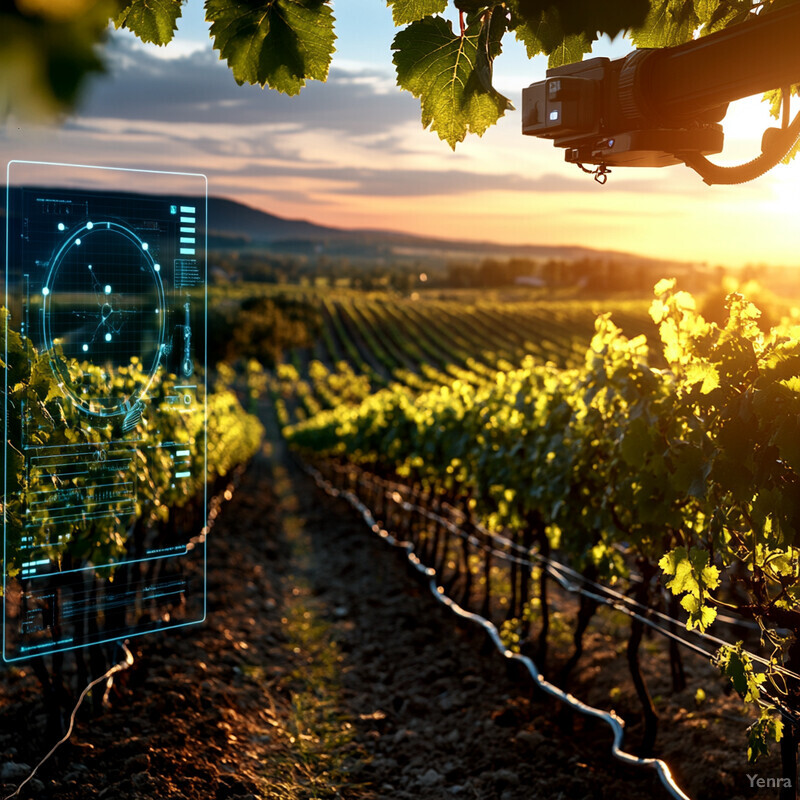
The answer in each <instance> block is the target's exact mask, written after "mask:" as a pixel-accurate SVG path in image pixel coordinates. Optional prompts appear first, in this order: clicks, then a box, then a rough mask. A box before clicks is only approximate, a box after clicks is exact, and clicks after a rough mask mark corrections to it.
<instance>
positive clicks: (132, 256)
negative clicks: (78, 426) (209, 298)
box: [41, 220, 166, 417]
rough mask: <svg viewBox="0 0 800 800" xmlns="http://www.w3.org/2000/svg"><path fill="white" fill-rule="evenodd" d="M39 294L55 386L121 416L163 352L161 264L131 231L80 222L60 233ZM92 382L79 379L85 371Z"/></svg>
mask: <svg viewBox="0 0 800 800" xmlns="http://www.w3.org/2000/svg"><path fill="white" fill-rule="evenodd" d="M65 237H66V238H65V239H64V241H63V242H62V243H61V244H60V246H59V247H58V248H57V250H56V251H55V252H54V254H53V256H52V258H51V260H50V268H49V272H48V274H47V278H46V280H45V282H44V284H43V286H42V288H41V292H42V295H43V297H42V306H41V308H42V339H43V342H44V344H45V347H46V350H47V352H48V353H49V356H50V363H51V365H52V367H53V371H54V372H55V374H56V377H57V378H58V380H59V385H60V386H61V388H62V390H63V391H64V393H65V395H66V396H68V397H69V398H70V399H71V400H72V401H73V402H74V403H75V405H77V406H78V407H79V408H81V409H82V410H83V411H85V412H86V413H89V414H94V415H97V416H101V417H110V416H115V415H117V414H127V413H129V412H130V410H131V408H132V407H133V406H134V405H135V404H136V402H137V401H138V400H139V398H140V397H141V396H142V395H143V394H144V393H145V392H146V391H147V389H148V387H149V386H150V384H151V383H152V381H153V379H154V378H155V376H156V373H157V371H158V368H159V365H160V363H161V359H162V355H163V352H164V342H165V330H166V304H165V300H164V287H163V283H162V280H161V276H160V274H159V273H160V270H161V266H160V264H158V263H157V262H156V260H155V259H154V257H153V255H152V253H151V252H150V247H149V244H148V243H147V242H146V241H144V240H143V239H142V238H141V237H140V236H139V235H137V234H136V233H134V232H133V231H132V230H131V229H130V228H128V227H126V226H125V225H123V224H120V223H118V222H112V221H107V220H99V221H87V222H85V223H83V224H82V225H80V226H78V227H76V228H72V229H71V230H70V231H69V232H65ZM93 367H94V368H98V369H100V370H101V373H102V378H103V380H102V382H101V386H102V389H101V390H100V391H99V392H98V388H97V385H98V382H97V381H96V380H95V381H89V380H84V375H85V374H87V373H88V370H90V369H91V368H93Z"/></svg>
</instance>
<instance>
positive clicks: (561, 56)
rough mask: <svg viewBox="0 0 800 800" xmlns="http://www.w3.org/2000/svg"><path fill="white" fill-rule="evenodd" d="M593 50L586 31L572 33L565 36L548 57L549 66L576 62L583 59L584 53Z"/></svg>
mask: <svg viewBox="0 0 800 800" xmlns="http://www.w3.org/2000/svg"><path fill="white" fill-rule="evenodd" d="M591 52H592V43H591V42H590V41H589V38H588V37H587V36H586V34H585V33H572V34H569V35H568V36H565V37H564V38H563V39H562V40H561V41H560V42H559V43H558V45H556V47H555V48H554V49H553V51H552V52H551V53H550V57H549V58H548V59H547V66H548V67H549V68H551V69H552V68H553V67H561V66H563V65H564V64H574V63H575V62H576V61H582V60H583V56H584V53H591Z"/></svg>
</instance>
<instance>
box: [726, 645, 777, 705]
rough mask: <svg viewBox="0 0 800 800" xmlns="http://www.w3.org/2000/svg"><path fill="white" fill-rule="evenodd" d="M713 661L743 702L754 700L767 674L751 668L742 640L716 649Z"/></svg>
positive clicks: (751, 664) (752, 701)
mask: <svg viewBox="0 0 800 800" xmlns="http://www.w3.org/2000/svg"><path fill="white" fill-rule="evenodd" d="M715 663H716V665H717V666H718V667H719V669H720V671H721V673H722V675H723V676H725V677H727V678H729V679H730V682H731V683H732V684H733V688H734V689H735V690H736V693H737V694H738V695H739V696H740V697H741V698H742V699H743V700H744V701H745V703H754V702H756V700H757V699H758V697H759V695H760V690H759V687H760V686H761V684H762V683H764V681H765V680H766V678H767V676H766V675H764V674H763V673H761V674H758V673H756V672H755V671H754V670H753V663H752V661H751V660H750V656H748V655H747V653H745V652H744V649H743V647H742V642H737V643H736V644H735V645H733V646H730V645H725V646H723V647H721V648H720V649H719V650H718V651H717V655H716V657H715Z"/></svg>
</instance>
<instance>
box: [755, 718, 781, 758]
mask: <svg viewBox="0 0 800 800" xmlns="http://www.w3.org/2000/svg"><path fill="white" fill-rule="evenodd" d="M782 738H783V720H781V718H780V716H779V715H778V714H772V713H770V711H769V709H767V708H762V709H761V714H760V716H759V718H758V719H757V720H756V721H755V722H754V723H753V724H752V725H751V726H750V727H749V728H748V729H747V760H748V761H750V762H751V763H752V762H754V761H756V760H757V759H758V757H759V756H766V755H769V746H770V744H771V743H772V742H780V740H781V739H782Z"/></svg>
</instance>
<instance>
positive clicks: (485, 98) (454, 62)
mask: <svg viewBox="0 0 800 800" xmlns="http://www.w3.org/2000/svg"><path fill="white" fill-rule="evenodd" d="M484 24H485V23H484V22H482V21H476V22H473V24H472V25H470V26H469V27H468V28H467V29H466V31H465V33H464V36H458V35H456V34H454V33H453V28H452V25H451V24H450V23H449V22H448V21H447V20H445V19H443V18H442V17H426V18H425V19H422V20H419V21H417V22H413V23H411V25H409V26H408V27H407V28H405V29H404V30H402V31H400V32H399V33H398V34H397V36H396V37H395V39H394V42H393V43H392V49H393V50H394V51H395V54H394V63H395V66H396V68H397V83H398V85H399V86H401V87H402V88H403V89H406V90H408V91H409V92H411V94H413V95H414V97H418V98H420V101H421V106H422V125H423V127H425V128H427V127H429V126H430V128H431V130H433V131H436V132H437V133H438V134H439V138H440V139H443V140H444V141H446V142H447V143H448V144H449V145H450V147H452V148H453V149H455V146H456V144H457V143H458V142H461V141H463V140H464V137H465V136H466V134H467V133H468V132H469V133H477V134H478V135H479V136H481V135H483V133H484V132H485V131H486V129H487V128H489V126H490V125H494V124H495V123H496V122H497V120H498V119H499V118H500V117H502V116H503V114H505V112H506V110H507V109H509V108H511V103H510V102H509V101H508V99H507V98H505V97H503V96H502V95H501V94H500V93H499V92H497V91H495V90H494V89H491V88H488V89H487V87H486V75H485V69H486V67H485V65H484V67H483V68H482V69H479V68H478V63H479V61H480V59H481V58H488V57H489V56H490V55H491V51H489V56H487V55H486V45H484V47H483V54H479V50H480V45H481V43H482V35H483V36H485V35H486V34H485V32H484ZM483 41H485V40H483ZM482 73H483V77H482Z"/></svg>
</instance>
